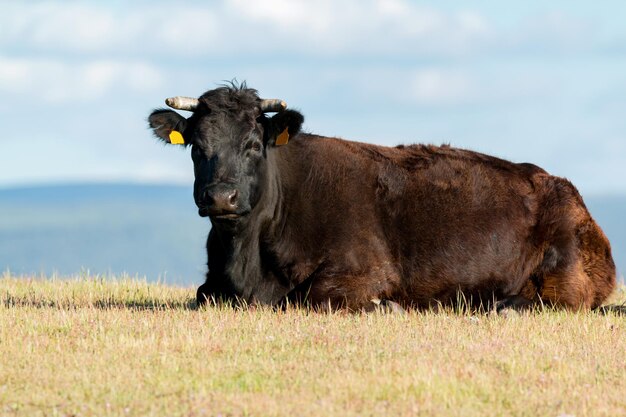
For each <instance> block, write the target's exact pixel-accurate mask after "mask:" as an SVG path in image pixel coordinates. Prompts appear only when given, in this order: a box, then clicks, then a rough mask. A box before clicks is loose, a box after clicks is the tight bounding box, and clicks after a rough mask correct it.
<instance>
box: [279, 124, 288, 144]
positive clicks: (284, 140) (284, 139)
mask: <svg viewBox="0 0 626 417" xmlns="http://www.w3.org/2000/svg"><path fill="white" fill-rule="evenodd" d="M288 129H289V128H287V127H286V128H285V130H283V133H281V134H280V135H278V136H277V137H276V145H277V146H281V145H286V144H287V142H289V130H288Z"/></svg>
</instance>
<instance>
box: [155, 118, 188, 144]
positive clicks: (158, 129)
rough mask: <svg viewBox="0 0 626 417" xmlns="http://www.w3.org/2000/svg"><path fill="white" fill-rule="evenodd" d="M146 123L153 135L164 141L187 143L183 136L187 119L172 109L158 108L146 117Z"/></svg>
mask: <svg viewBox="0 0 626 417" xmlns="http://www.w3.org/2000/svg"><path fill="white" fill-rule="evenodd" d="M148 123H150V127H151V128H152V132H153V133H154V135H155V136H156V137H157V138H159V139H161V140H162V141H163V142H165V143H171V144H173V145H189V140H188V138H185V137H184V133H185V129H186V128H187V119H185V118H184V117H183V116H181V115H180V114H178V113H176V112H175V111H172V110H167V109H158V110H155V111H153V112H152V113H151V114H150V116H149V117H148Z"/></svg>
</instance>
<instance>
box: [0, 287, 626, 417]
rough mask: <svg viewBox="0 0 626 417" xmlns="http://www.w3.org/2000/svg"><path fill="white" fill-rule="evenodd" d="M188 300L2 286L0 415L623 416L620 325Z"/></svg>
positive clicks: (622, 321) (536, 316)
mask: <svg viewBox="0 0 626 417" xmlns="http://www.w3.org/2000/svg"><path fill="white" fill-rule="evenodd" d="M194 293H195V292H194V290H193V289H184V288H176V287H168V286H163V285H157V284H147V283H145V282H140V281H132V280H120V281H115V280H104V279H97V278H82V279H75V280H59V279H54V280H41V279H39V280H33V279H26V278H14V277H10V276H8V275H5V276H4V277H2V278H0V300H1V303H0V415H9V416H10V415H23V416H33V415H34V416H37V415H42V416H43V415H51V416H52V415H73V416H89V415H98V416H109V415H110V416H132V415H140V416H143V415H153V416H179V415H180V416H202V415H207V416H217V415H223V416H228V415H232V416H239V415H254V416H274V415H284V416H291V415H303V416H322V415H323V416H332V415H337V416H353V415H354V416H356V415H362V416H367V415H407V416H413V415H455V416H456V415H463V416H474V415H476V416H480V415H503V416H504V415H506V416H509V415H520V416H537V415H545V416H555V417H556V416H558V415H561V414H570V415H575V416H578V417H580V416H586V415H594V416H595V415H607V416H608V415H624V414H626V394H625V393H626V317H623V316H616V315H613V314H608V315H606V316H602V315H600V314H597V313H589V312H586V313H571V312H563V311H550V310H547V311H542V312H533V313H529V314H524V315H521V316H512V317H507V318H505V317H500V316H492V315H489V316H488V315H477V316H471V315H469V314H458V313H454V312H451V311H449V312H442V313H438V314H434V313H428V312H427V313H417V312H409V314H407V315H406V316H397V315H384V314H378V313H373V314H351V313H346V312H335V313H324V314H321V313H312V312H308V311H305V310H289V311H286V312H275V311H272V310H270V309H264V308H260V309H243V310H242V309H232V308H228V307H210V308H207V309H201V310H196V309H195V303H194V302H193V301H192V297H193V295H194ZM624 300H626V291H625V290H624V288H623V287H622V288H621V289H620V290H619V291H618V293H617V294H616V295H615V298H614V300H613V301H618V302H621V301H624Z"/></svg>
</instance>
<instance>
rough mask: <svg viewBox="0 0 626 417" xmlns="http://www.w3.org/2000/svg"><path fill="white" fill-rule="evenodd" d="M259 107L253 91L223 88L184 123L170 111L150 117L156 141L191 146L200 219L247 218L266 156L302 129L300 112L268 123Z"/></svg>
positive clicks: (206, 98)
mask: <svg viewBox="0 0 626 417" xmlns="http://www.w3.org/2000/svg"><path fill="white" fill-rule="evenodd" d="M259 103H260V99H259V97H258V96H257V94H256V91H255V90H251V89H237V88H227V87H224V88H218V89H216V90H212V91H208V92H207V93H205V94H204V95H202V96H201V97H200V99H199V105H198V107H197V108H196V110H195V111H194V113H193V115H192V116H191V117H189V118H188V119H185V118H184V117H182V116H181V115H180V114H178V113H176V112H174V111H171V110H155V111H154V112H153V113H152V114H151V115H150V117H149V123H150V127H152V129H153V130H154V133H155V134H156V135H157V137H159V138H161V139H162V140H164V141H165V142H166V143H172V144H179V145H184V146H191V158H192V160H193V164H194V173H195V183H194V199H195V201H196V205H197V206H198V213H199V214H200V216H203V217H206V216H209V217H211V220H212V221H214V222H216V221H217V222H220V221H228V222H232V221H237V220H240V219H242V218H245V216H246V215H247V214H248V213H250V211H252V209H253V208H254V207H255V205H256V203H257V202H258V201H259V198H260V196H261V194H262V192H263V183H262V178H263V175H264V173H265V171H266V167H265V165H266V163H267V154H268V152H271V148H272V147H274V146H279V144H280V143H281V140H284V138H285V135H286V134H288V135H290V136H294V135H295V134H297V133H298V131H299V130H300V126H301V124H302V122H303V117H302V115H301V114H300V113H298V112H295V111H291V110H285V111H282V112H279V113H277V114H276V115H274V116H273V117H271V118H269V117H267V116H266V115H265V114H264V113H263V112H262V111H261V109H260V107H259ZM277 138H279V141H278V142H277Z"/></svg>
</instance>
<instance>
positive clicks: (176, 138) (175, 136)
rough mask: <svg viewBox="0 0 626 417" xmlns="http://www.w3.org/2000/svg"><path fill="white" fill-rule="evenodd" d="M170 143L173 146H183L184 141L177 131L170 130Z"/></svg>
mask: <svg viewBox="0 0 626 417" xmlns="http://www.w3.org/2000/svg"><path fill="white" fill-rule="evenodd" d="M170 143H171V144H174V145H184V144H185V139H183V135H182V134H181V133H180V132H179V131H177V130H172V131H171V132H170Z"/></svg>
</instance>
